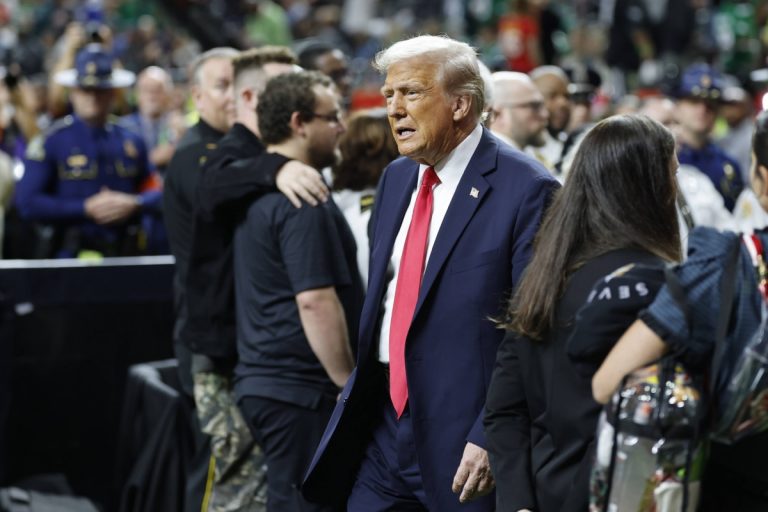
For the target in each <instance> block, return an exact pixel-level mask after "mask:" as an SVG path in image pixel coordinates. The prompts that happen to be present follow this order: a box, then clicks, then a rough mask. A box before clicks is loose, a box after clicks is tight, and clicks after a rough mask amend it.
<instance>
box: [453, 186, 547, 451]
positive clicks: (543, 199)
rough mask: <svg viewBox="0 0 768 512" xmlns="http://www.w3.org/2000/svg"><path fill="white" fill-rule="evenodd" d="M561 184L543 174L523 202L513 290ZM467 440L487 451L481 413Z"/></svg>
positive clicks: (514, 254) (514, 249)
mask: <svg viewBox="0 0 768 512" xmlns="http://www.w3.org/2000/svg"><path fill="white" fill-rule="evenodd" d="M559 188H560V184H559V183H558V182H557V180H555V179H554V178H553V177H552V176H551V175H549V174H547V175H540V176H538V177H536V178H534V179H533V180H532V183H531V185H530V187H529V190H528V193H527V194H525V195H524V196H523V198H522V200H521V202H520V208H519V209H518V212H517V216H516V218H517V220H516V222H515V227H514V229H515V233H514V237H513V240H514V242H513V247H512V287H513V288H514V287H515V286H517V283H518V281H519V279H520V276H521V275H522V273H523V270H525V267H526V266H527V265H528V261H529V260H530V259H531V252H532V248H533V239H534V237H535V236H536V231H537V230H538V229H539V225H540V224H541V219H542V216H543V215H544V211H545V210H546V208H547V206H549V203H550V202H551V200H552V194H553V193H554V192H555V191H556V190H557V189H559ZM467 441H469V442H471V443H473V444H476V445H478V446H480V447H482V448H485V444H486V443H485V439H484V435H483V413H482V411H481V412H480V414H479V415H478V417H477V419H476V420H475V423H474V425H473V426H472V429H471V430H470V431H469V434H468V435H467Z"/></svg>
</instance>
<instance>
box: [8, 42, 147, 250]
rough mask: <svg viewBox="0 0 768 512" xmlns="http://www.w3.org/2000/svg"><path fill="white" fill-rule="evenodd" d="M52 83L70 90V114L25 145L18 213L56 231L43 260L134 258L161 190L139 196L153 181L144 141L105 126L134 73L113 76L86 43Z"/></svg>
mask: <svg viewBox="0 0 768 512" xmlns="http://www.w3.org/2000/svg"><path fill="white" fill-rule="evenodd" d="M55 80H56V81H57V82H58V83H59V84H61V85H63V86H65V87H70V88H72V89H71V93H70V100H71V102H72V109H73V115H70V116H66V117H64V118H63V119H61V120H59V121H57V122H56V123H54V124H53V126H51V128H50V129H49V130H48V131H47V132H46V133H45V134H43V135H41V136H39V137H37V138H35V139H33V140H32V141H30V143H29V146H28V147H27V152H26V155H25V158H24V166H25V172H24V176H23V177H22V179H21V181H20V182H19V185H18V188H17V191H16V205H17V208H18V210H19V213H20V214H21V216H22V217H24V218H26V219H29V220H34V221H41V222H46V223H51V224H53V225H54V226H55V229H54V237H53V239H52V240H51V241H50V242H51V249H50V251H47V254H41V255H42V256H56V257H76V256H80V255H83V254H85V253H86V252H87V251H93V252H97V253H99V254H101V255H105V256H118V255H128V254H135V253H137V252H140V251H141V249H142V247H141V246H140V244H139V240H140V238H141V237H139V236H138V232H139V223H140V222H139V221H140V218H139V216H140V214H141V213H142V212H145V211H154V210H157V208H158V205H159V202H160V191H158V190H151V191H146V192H140V191H141V189H142V185H143V184H145V183H146V182H147V181H148V178H150V175H151V171H150V168H149V162H148V159H147V150H146V147H145V146H144V141H143V140H142V139H141V137H140V136H138V135H135V134H133V133H132V132H130V131H129V130H127V129H125V128H123V127H121V126H119V125H116V124H113V123H112V122H110V121H109V120H108V116H109V113H110V109H111V106H112V101H113V99H114V96H115V90H116V89H119V88H122V87H128V86H129V85H131V84H132V83H133V80H134V74H133V73H131V72H129V71H125V70H121V69H114V68H113V59H112V56H111V55H110V54H108V53H107V52H105V51H104V50H103V48H102V47H101V46H100V45H98V44H90V45H88V46H86V47H85V48H84V49H83V50H82V51H81V52H80V53H79V54H78V55H77V59H76V61H75V68H74V69H68V70H64V71H61V72H59V73H57V75H56V77H55Z"/></svg>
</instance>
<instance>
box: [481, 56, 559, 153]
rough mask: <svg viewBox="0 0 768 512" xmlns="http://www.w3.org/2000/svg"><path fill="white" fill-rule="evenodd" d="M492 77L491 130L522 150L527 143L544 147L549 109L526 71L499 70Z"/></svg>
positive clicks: (536, 146)
mask: <svg viewBox="0 0 768 512" xmlns="http://www.w3.org/2000/svg"><path fill="white" fill-rule="evenodd" d="M491 80H492V83H493V101H492V109H491V120H490V123H489V125H488V127H489V128H490V129H491V131H492V132H493V133H494V134H496V135H497V136H499V137H500V138H501V139H502V140H504V141H506V142H509V143H510V144H512V146H514V147H516V148H517V149H519V150H521V151H523V150H525V149H526V147H528V146H532V147H534V148H538V147H541V146H543V145H544V142H545V140H544V131H545V130H546V128H547V122H548V121H549V112H547V109H546V108H545V106H544V97H543V96H542V95H541V92H539V90H538V89H537V88H536V85H534V83H533V81H532V80H531V79H530V78H529V77H528V75H526V74H525V73H517V72H514V71H499V72H496V73H494V74H493V75H492V76H491Z"/></svg>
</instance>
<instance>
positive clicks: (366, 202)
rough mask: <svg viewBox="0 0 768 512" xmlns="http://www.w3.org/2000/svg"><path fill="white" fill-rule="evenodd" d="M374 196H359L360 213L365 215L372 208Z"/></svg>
mask: <svg viewBox="0 0 768 512" xmlns="http://www.w3.org/2000/svg"><path fill="white" fill-rule="evenodd" d="M373 202H374V196H373V194H364V195H362V196H360V213H365V212H367V211H368V210H370V209H371V208H373Z"/></svg>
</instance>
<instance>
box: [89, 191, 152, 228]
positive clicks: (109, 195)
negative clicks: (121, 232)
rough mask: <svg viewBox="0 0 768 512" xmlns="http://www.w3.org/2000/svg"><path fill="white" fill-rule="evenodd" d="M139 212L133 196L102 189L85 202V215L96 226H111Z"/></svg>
mask: <svg viewBox="0 0 768 512" xmlns="http://www.w3.org/2000/svg"><path fill="white" fill-rule="evenodd" d="M138 210H139V202H138V200H137V197H136V196H135V195H133V194H126V193H124V192H116V191H114V190H109V189H108V188H106V187H105V188H102V189H101V191H100V192H99V193H97V194H94V195H92V196H91V197H89V198H88V199H86V200H85V214H86V215H87V216H88V217H90V218H91V219H93V221H94V222H95V223H96V224H113V223H116V222H120V221H123V220H125V219H127V218H128V217H130V216H131V215H133V214H134V213H136V212H137V211H138Z"/></svg>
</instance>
